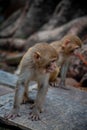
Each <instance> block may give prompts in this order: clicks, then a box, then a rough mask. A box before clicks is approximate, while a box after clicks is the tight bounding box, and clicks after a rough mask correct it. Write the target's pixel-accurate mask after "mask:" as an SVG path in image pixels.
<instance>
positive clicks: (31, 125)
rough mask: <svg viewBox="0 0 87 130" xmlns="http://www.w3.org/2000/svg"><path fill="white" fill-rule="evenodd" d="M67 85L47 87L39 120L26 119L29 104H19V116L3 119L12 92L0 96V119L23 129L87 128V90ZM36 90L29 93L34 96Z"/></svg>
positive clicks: (69, 129)
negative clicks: (66, 86) (65, 86)
mask: <svg viewBox="0 0 87 130" xmlns="http://www.w3.org/2000/svg"><path fill="white" fill-rule="evenodd" d="M68 87H69V88H70V90H63V89H59V88H51V87H50V88H49V91H48V94H47V97H46V102H45V104H44V108H45V111H44V112H43V113H41V120H40V121H31V120H30V119H28V117H29V112H30V109H29V107H30V104H26V105H21V110H20V111H21V117H17V118H15V119H14V120H8V121H7V120H5V119H4V114H5V113H6V112H9V111H10V110H11V108H12V104H13V96H14V93H12V94H6V95H4V96H1V97H0V120H2V121H4V122H5V123H6V124H10V125H13V126H17V127H20V128H22V129H24V130H87V92H85V91H82V90H79V89H77V88H74V87H70V86H68ZM36 92H37V91H36V90H32V91H31V92H30V95H31V96H33V98H35V96H36Z"/></svg>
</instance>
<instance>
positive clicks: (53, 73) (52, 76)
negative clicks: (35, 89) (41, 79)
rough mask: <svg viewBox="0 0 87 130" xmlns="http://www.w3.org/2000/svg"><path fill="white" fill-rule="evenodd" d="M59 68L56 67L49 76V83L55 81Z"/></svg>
mask: <svg viewBox="0 0 87 130" xmlns="http://www.w3.org/2000/svg"><path fill="white" fill-rule="evenodd" d="M59 72H60V68H59V67H57V68H56V69H55V71H54V72H52V73H51V74H50V78H49V82H53V81H55V80H56V78H57V76H58V75H59Z"/></svg>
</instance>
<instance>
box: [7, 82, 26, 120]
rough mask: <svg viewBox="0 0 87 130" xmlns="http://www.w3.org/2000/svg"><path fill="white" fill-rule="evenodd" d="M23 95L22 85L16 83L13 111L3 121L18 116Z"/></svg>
mask: <svg viewBox="0 0 87 130" xmlns="http://www.w3.org/2000/svg"><path fill="white" fill-rule="evenodd" d="M23 95H24V86H23V85H22V83H17V87H16V91H15V97H14V104H13V109H12V110H11V112H10V113H8V114H6V115H5V119H14V118H15V117H17V116H20V113H19V109H20V104H21V102H22V98H23Z"/></svg>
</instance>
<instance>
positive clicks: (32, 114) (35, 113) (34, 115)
mask: <svg viewBox="0 0 87 130" xmlns="http://www.w3.org/2000/svg"><path fill="white" fill-rule="evenodd" d="M29 119H31V120H32V121H38V120H40V116H39V112H38V110H37V109H36V108H34V109H33V110H32V112H30V117H29Z"/></svg>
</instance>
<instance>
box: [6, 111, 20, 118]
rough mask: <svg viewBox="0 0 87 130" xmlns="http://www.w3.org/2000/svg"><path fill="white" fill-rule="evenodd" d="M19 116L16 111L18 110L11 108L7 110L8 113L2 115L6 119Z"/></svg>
mask: <svg viewBox="0 0 87 130" xmlns="http://www.w3.org/2000/svg"><path fill="white" fill-rule="evenodd" d="M17 116H18V117H20V114H19V113H18V111H17V110H16V109H13V110H12V111H11V112H9V113H8V114H5V115H4V117H5V119H6V120H8V119H12V120H13V119H15V118H16V117H17Z"/></svg>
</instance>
